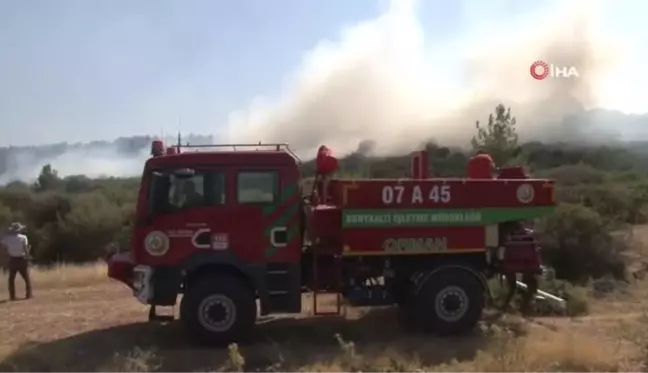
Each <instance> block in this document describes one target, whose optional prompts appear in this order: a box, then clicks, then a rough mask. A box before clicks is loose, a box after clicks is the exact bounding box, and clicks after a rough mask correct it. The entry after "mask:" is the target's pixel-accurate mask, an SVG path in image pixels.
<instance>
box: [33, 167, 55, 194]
mask: <svg viewBox="0 0 648 373" xmlns="http://www.w3.org/2000/svg"><path fill="white" fill-rule="evenodd" d="M60 181H61V180H60V179H59V177H58V172H57V171H56V170H55V169H53V168H52V165H50V164H46V165H45V166H43V168H42V169H41V172H40V175H38V180H37V181H36V185H34V189H35V190H36V191H37V192H43V191H46V190H54V189H56V188H57V187H58V186H59V183H60Z"/></svg>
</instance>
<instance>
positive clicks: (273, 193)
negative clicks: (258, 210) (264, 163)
mask: <svg viewBox="0 0 648 373" xmlns="http://www.w3.org/2000/svg"><path fill="white" fill-rule="evenodd" d="M236 182H237V191H236V199H237V201H238V203H275V202H276V201H277V194H278V191H279V175H278V174H277V172H275V171H240V172H239V173H238V175H237V179H236Z"/></svg>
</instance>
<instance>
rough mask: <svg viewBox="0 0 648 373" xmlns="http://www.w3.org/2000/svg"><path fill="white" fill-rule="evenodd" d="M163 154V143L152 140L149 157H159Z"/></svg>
mask: <svg viewBox="0 0 648 373" xmlns="http://www.w3.org/2000/svg"><path fill="white" fill-rule="evenodd" d="M162 154H164V143H163V142H162V140H153V142H152V143H151V155H152V156H154V157H159V156H161V155H162Z"/></svg>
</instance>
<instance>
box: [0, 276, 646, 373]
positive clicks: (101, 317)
mask: <svg viewBox="0 0 648 373" xmlns="http://www.w3.org/2000/svg"><path fill="white" fill-rule="evenodd" d="M33 277H34V281H35V297H34V298H33V299H31V300H19V301H16V302H8V301H7V300H6V299H7V290H6V276H4V277H3V278H2V280H1V281H0V315H1V317H0V359H1V360H0V371H156V370H157V371H242V370H246V371H255V370H260V371H276V370H288V371H475V370H478V371H629V370H632V371H642V370H643V371H645V370H646V368H648V366H646V365H645V364H646V362H648V360H646V359H648V349H647V348H648V323H646V321H648V312H646V310H648V297H646V295H648V283H643V282H642V283H637V284H633V285H631V286H630V288H629V289H627V290H626V291H625V292H624V293H618V294H614V295H611V296H608V297H606V298H603V299H592V300H591V307H590V308H591V312H590V315H589V316H585V317H581V318H536V319H532V320H526V319H523V318H521V317H519V316H516V315H510V314H508V315H497V314H488V315H487V316H485V320H484V322H483V323H482V324H481V325H480V327H479V328H478V330H476V331H475V332H474V333H473V334H472V335H469V336H465V337H456V338H443V339H442V338H435V337H431V336H426V335H420V334H417V333H414V332H407V331H404V330H401V328H400V327H399V324H398V322H397V320H396V315H395V310H393V309H390V308H387V309H380V310H375V311H365V310H359V309H353V310H349V311H348V312H347V316H346V317H340V318H330V317H327V318H313V317H301V318H294V317H293V318H283V319H266V320H264V321H263V322H261V323H260V325H259V326H258V328H257V333H256V337H255V338H254V340H253V341H251V342H250V343H248V344H245V345H241V346H230V348H229V349H217V348H211V349H207V348H195V347H192V346H191V345H190V344H189V342H188V341H187V340H186V339H185V337H184V335H183V333H182V330H181V329H180V327H179V325H178V323H170V324H167V325H161V324H150V323H148V322H146V318H147V308H146V307H145V306H142V305H140V304H139V303H138V302H137V301H136V300H135V299H134V298H133V297H132V296H131V293H130V290H129V289H127V288H126V287H125V286H122V285H120V284H119V283H116V282H113V281H110V280H108V279H106V277H105V267H104V266H103V265H101V264H97V265H91V266H84V267H61V268H57V269H53V270H48V271H45V270H35V271H34V272H33ZM18 283H19V284H22V282H21V281H20V280H18ZM19 289H20V291H22V287H20V286H19ZM18 294H19V296H20V295H21V294H23V293H21V292H19V293H18ZM306 313H307V312H306Z"/></svg>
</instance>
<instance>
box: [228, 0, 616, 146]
mask: <svg viewBox="0 0 648 373" xmlns="http://www.w3.org/2000/svg"><path fill="white" fill-rule="evenodd" d="M594 5H595V2H588V3H587V4H586V6H584V5H583V4H582V3H578V2H569V1H565V2H563V3H560V6H559V7H556V8H553V9H546V11H545V12H543V13H542V14H538V15H533V16H529V15H526V16H522V17H517V18H516V17H511V19H510V22H507V23H506V24H505V25H499V26H498V25H490V26H491V27H492V28H489V29H488V30H483V33H482V35H483V37H476V38H472V39H469V40H466V41H465V42H462V43H461V45H456V46H454V47H452V46H451V47H450V48H449V47H448V46H447V45H443V46H435V45H432V44H429V43H427V42H426V35H425V33H424V31H423V27H422V25H421V23H420V21H419V19H418V18H417V3H416V2H415V1H412V0H393V1H391V2H389V6H388V7H387V9H386V10H385V12H384V13H383V14H381V15H380V16H379V17H378V18H376V19H372V20H368V21H365V22H361V23H359V24H357V25H355V26H353V27H351V28H349V29H346V30H344V31H343V32H342V33H341V34H340V37H339V38H338V39H337V40H335V41H329V40H326V41H322V42H320V43H319V44H318V45H317V46H316V47H315V48H314V49H313V50H312V51H310V52H309V53H308V54H307V55H306V57H305V58H304V61H303V65H302V66H301V67H300V69H299V70H298V71H297V73H296V74H295V75H294V76H292V80H291V81H290V83H291V84H290V85H289V87H288V88H287V90H286V92H285V94H284V96H283V97H281V98H280V99H279V100H276V101H274V102H268V101H266V103H265V104H263V102H264V100H262V99H258V100H257V103H256V104H255V105H252V106H251V107H250V108H248V109H247V110H245V111H242V112H237V113H234V114H233V115H232V116H231V120H230V123H229V129H230V132H229V138H230V140H231V141H244V140H247V141H253V142H256V141H259V140H263V141H279V142H289V143H291V145H292V146H293V147H294V148H295V149H297V150H298V152H299V153H300V154H303V155H307V156H309V155H310V156H312V155H313V154H314V152H315V149H316V148H317V147H318V146H319V145H320V144H326V145H329V146H331V147H332V148H333V149H335V151H336V153H337V154H339V155H340V154H347V153H349V152H351V151H354V150H355V149H357V147H358V144H359V143H360V142H361V141H363V140H372V141H375V143H376V144H377V146H376V149H375V150H376V152H378V153H382V154H394V153H400V152H403V151H407V150H412V149H413V147H416V146H419V145H420V144H421V143H422V142H423V141H424V140H426V139H429V138H434V139H435V140H437V141H438V142H439V143H442V144H445V145H457V146H462V145H463V146H465V145H467V144H468V143H469V141H470V138H471V136H472V135H473V134H474V133H475V121H476V120H481V121H486V120H487V118H488V115H489V114H490V113H492V112H493V109H494V108H495V106H496V105H497V104H498V103H500V102H501V103H504V104H505V105H507V106H508V105H510V106H511V107H512V112H513V114H514V115H515V116H516V117H517V119H518V132H519V134H520V136H521V138H522V139H523V140H531V139H541V140H542V139H545V140H554V139H561V138H564V134H562V133H561V131H562V129H561V128H560V127H559V126H556V125H555V124H556V123H560V122H562V120H563V118H564V117H565V116H567V115H569V114H579V113H582V112H583V110H585V109H589V108H592V107H595V106H597V105H598V104H599V102H598V98H597V93H598V91H597V85H598V84H599V83H600V82H599V81H598V80H597V78H599V77H602V76H605V74H606V69H609V68H610V67H612V66H613V64H614V63H615V60H614V58H616V57H618V53H617V52H615V51H614V50H613V49H612V48H610V46H609V45H611V43H607V44H606V43H605V42H604V41H603V40H602V39H601V37H600V35H597V34H596V32H595V31H596V22H595V20H596V12H595V11H596V9H597V7H596V6H594ZM449 51H450V52H454V54H455V56H454V57H455V60H456V63H457V64H458V67H459V71H460V80H462V81H463V82H462V83H460V82H457V81H454V82H448V79H444V76H445V75H447V74H448V73H449V72H448V71H446V70H444V66H435V61H436V60H444V61H447V60H448V59H447V58H445V57H447V56H446V55H444V56H443V57H444V58H440V57H439V58H436V57H435V54H438V53H446V54H447V53H449ZM536 60H544V61H547V62H548V63H553V64H556V65H560V66H575V67H576V68H577V70H578V73H579V75H580V76H579V77H578V78H576V77H571V78H569V79H562V80H561V79H557V78H556V79H545V80H543V81H537V80H534V79H533V78H532V77H531V76H530V72H529V69H530V66H531V64H532V63H533V62H534V61H536ZM446 67H447V66H446ZM550 124H554V127H551V126H550ZM594 132H596V133H598V134H599V136H601V135H602V133H605V131H603V132H602V131H601V129H592V132H591V133H590V134H593V133H594Z"/></svg>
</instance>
